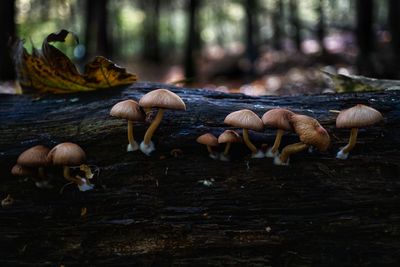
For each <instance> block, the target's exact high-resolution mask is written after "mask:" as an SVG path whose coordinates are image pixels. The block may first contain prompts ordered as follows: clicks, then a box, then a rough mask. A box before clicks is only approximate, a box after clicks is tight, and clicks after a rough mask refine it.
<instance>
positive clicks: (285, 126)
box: [261, 108, 294, 158]
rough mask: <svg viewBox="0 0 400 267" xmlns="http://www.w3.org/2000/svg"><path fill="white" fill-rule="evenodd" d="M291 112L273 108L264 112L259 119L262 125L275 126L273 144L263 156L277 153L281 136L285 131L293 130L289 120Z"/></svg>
mask: <svg viewBox="0 0 400 267" xmlns="http://www.w3.org/2000/svg"><path fill="white" fill-rule="evenodd" d="M292 115H294V113H293V112H291V111H290V110H287V109H284V108H274V109H271V110H269V111H267V112H265V113H264V115H263V116H262V118H261V120H262V122H263V123H264V125H267V126H271V127H274V128H277V129H278V130H277V132H276V137H275V142H274V145H273V146H272V147H271V148H270V149H268V150H267V152H266V153H265V156H266V157H268V158H273V157H275V156H276V155H277V154H278V149H279V146H280V144H281V140H282V136H283V134H284V133H285V131H293V128H292V125H291V124H290V122H289V119H290V117H291V116H292Z"/></svg>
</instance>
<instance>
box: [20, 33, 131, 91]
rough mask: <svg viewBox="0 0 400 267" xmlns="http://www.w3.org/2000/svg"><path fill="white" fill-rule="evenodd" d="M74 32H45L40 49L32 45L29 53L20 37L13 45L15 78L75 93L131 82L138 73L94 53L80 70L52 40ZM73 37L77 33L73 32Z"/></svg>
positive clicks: (33, 86) (46, 88) (25, 85)
mask: <svg viewBox="0 0 400 267" xmlns="http://www.w3.org/2000/svg"><path fill="white" fill-rule="evenodd" d="M70 34H72V35H73V33H71V32H69V31H67V30H61V31H60V32H59V33H52V34H50V35H48V36H47V37H46V38H45V39H44V41H43V44H42V50H41V51H38V50H37V49H35V48H33V50H32V54H29V53H28V52H27V51H26V49H25V48H24V46H23V42H22V41H19V42H18V43H17V44H16V47H15V65H16V71H17V76H18V81H19V83H20V84H21V87H22V88H23V89H32V90H34V91H37V92H41V93H46V92H49V93H74V92H78V91H93V90H96V89H107V88H113V87H118V86H123V85H130V84H132V83H134V82H135V81H136V80H137V76H136V75H134V74H131V73H128V72H127V71H126V70H125V69H124V68H122V67H119V66H117V65H116V64H114V63H113V62H111V61H110V60H108V59H106V58H104V57H101V56H97V57H95V58H94V60H93V61H91V62H89V63H88V64H86V66H85V72H84V73H83V74H80V73H79V71H78V70H77V68H76V67H75V65H74V64H73V63H72V62H71V60H70V59H69V58H68V57H67V56H66V55H65V54H64V53H63V52H61V51H60V50H59V49H57V48H56V47H54V46H53V45H51V44H50V43H51V42H64V41H65V39H66V38H67V36H68V35H70ZM73 37H74V38H75V40H76V41H78V39H77V37H76V36H75V35H73Z"/></svg>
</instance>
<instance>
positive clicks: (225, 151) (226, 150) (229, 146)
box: [224, 143, 232, 156]
mask: <svg viewBox="0 0 400 267" xmlns="http://www.w3.org/2000/svg"><path fill="white" fill-rule="evenodd" d="M231 144H232V143H226V146H225V149H224V156H228V154H229V149H230V148H231Z"/></svg>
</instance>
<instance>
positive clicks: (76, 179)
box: [63, 166, 83, 185]
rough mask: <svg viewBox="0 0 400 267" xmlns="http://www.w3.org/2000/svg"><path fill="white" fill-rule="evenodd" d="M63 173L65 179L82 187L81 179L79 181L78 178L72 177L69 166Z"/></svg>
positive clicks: (65, 167)
mask: <svg viewBox="0 0 400 267" xmlns="http://www.w3.org/2000/svg"><path fill="white" fill-rule="evenodd" d="M63 173H64V178H65V179H66V180H68V181H71V182H73V183H75V184H78V185H82V184H83V182H82V180H80V179H78V178H76V177H74V176H72V175H71V173H70V170H69V167H68V166H64V172H63Z"/></svg>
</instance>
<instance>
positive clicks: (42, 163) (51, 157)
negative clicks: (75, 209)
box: [11, 143, 94, 191]
mask: <svg viewBox="0 0 400 267" xmlns="http://www.w3.org/2000/svg"><path fill="white" fill-rule="evenodd" d="M85 162H86V154H85V152H84V151H83V149H82V148H81V147H80V146H78V145H77V144H74V143H61V144H58V145H56V146H55V147H54V148H53V149H51V150H50V149H49V148H48V147H46V146H43V145H37V146H34V147H31V148H29V149H27V150H26V151H24V152H23V153H21V154H20V155H19V157H18V159H17V164H16V165H14V167H13V168H12V170H11V173H12V174H13V175H15V176H23V177H31V178H32V179H33V180H34V182H35V185H36V186H37V187H39V188H51V185H50V183H49V178H48V176H47V175H46V172H45V168H46V167H48V166H50V165H53V166H63V168H64V178H65V179H66V180H68V181H70V182H72V183H75V184H77V185H78V188H79V189H80V190H81V191H87V190H90V189H93V187H94V185H93V184H91V183H90V182H89V180H88V179H91V178H93V173H92V171H91V169H90V167H89V166H88V165H86V164H85ZM70 166H79V169H80V170H81V171H83V172H84V173H85V177H80V176H79V175H77V176H73V175H71V173H70V169H69V167H70Z"/></svg>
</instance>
